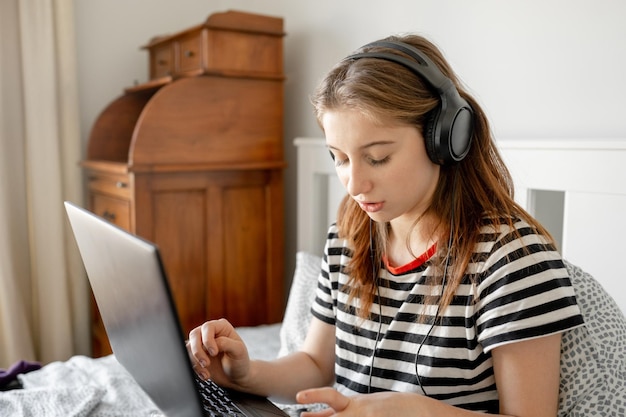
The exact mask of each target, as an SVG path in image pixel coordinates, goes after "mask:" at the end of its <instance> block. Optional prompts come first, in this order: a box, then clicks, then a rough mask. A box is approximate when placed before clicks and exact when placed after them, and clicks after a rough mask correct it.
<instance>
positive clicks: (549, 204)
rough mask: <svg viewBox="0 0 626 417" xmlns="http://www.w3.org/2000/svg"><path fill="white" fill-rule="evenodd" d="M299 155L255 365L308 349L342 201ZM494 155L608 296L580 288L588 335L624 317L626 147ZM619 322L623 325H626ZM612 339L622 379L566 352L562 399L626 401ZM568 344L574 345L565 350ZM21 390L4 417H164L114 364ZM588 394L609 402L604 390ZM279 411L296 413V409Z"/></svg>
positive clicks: (566, 411)
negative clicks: (285, 283) (272, 311)
mask: <svg viewBox="0 0 626 417" xmlns="http://www.w3.org/2000/svg"><path fill="white" fill-rule="evenodd" d="M294 145H295V146H296V147H297V175H298V179H297V189H298V192H297V254H296V266H295V270H294V273H293V281H292V284H291V289H290V293H289V298H288V303H287V307H286V310H285V315H284V319H283V322H282V323H281V324H275V325H267V326H257V327H250V328H240V329H239V331H240V334H241V335H242V337H243V338H244V340H246V342H247V344H248V346H249V350H250V354H251V356H253V357H256V358H260V359H272V358H275V357H276V356H279V355H284V354H287V353H289V352H291V351H293V350H295V349H297V347H298V346H299V344H300V343H301V342H302V340H303V339H304V334H305V332H306V327H307V323H308V321H309V320H310V317H311V316H310V312H309V305H310V303H311V295H312V292H313V289H314V287H315V285H316V279H317V274H318V272H319V267H320V262H321V258H320V257H321V254H322V250H323V245H324V237H325V234H326V230H327V227H328V225H329V224H330V223H332V221H333V220H334V218H335V212H336V209H337V205H338V203H339V201H340V200H341V198H342V197H343V195H344V191H343V188H342V187H341V185H340V184H339V182H338V180H337V178H336V176H335V171H334V166H333V164H332V162H331V158H330V157H329V155H328V151H327V150H326V148H325V145H324V140H323V139H320V138H297V139H295V140H294ZM498 145H499V148H500V150H501V152H502V155H503V157H504V159H505V160H506V162H507V164H508V166H509V168H510V170H511V172H512V174H513V177H514V181H515V186H516V198H517V199H518V201H519V202H520V203H521V204H522V205H523V206H524V207H526V208H527V209H528V210H529V211H530V212H531V213H533V214H534V215H535V216H536V217H537V218H538V219H540V220H541V221H542V222H543V223H544V224H545V225H546V226H547V227H548V229H549V230H550V231H551V233H553V234H554V236H555V237H556V239H557V241H558V244H559V247H560V249H561V251H562V253H563V255H564V258H566V259H567V260H568V261H569V262H571V265H570V264H568V265H570V266H569V267H570V268H571V274H572V275H573V276H574V277H575V279H576V280H577V282H578V280H581V279H583V278H584V279H587V278H589V277H590V276H593V277H595V279H596V280H597V282H599V283H600V284H599V286H598V288H603V289H605V290H606V291H602V294H600V296H599V297H596V293H597V287H596V286H593V287H590V286H589V285H588V284H589V283H590V282H593V283H594V285H595V282H596V281H590V280H588V279H587V280H586V281H585V280H583V281H580V282H586V283H587V284H585V285H580V286H579V288H580V291H581V292H580V293H579V295H580V296H581V297H580V298H582V299H583V300H584V301H585V302H586V301H587V299H588V298H589V297H591V298H593V300H594V301H593V303H592V304H593V306H589V307H588V313H589V314H590V316H593V317H594V319H593V321H592V322H590V326H597V327H598V328H601V327H603V326H605V324H606V320H605V318H606V317H607V316H606V312H607V311H608V312H611V314H613V316H612V317H615V316H619V315H621V314H622V313H621V312H625V311H626V280H624V279H623V278H622V275H623V274H622V271H621V268H620V267H619V265H618V264H617V263H616V262H615V260H617V259H620V255H621V254H622V250H623V248H624V244H623V243H622V236H626V222H624V220H623V217H622V216H623V213H625V212H626V183H625V182H624V180H626V141H620V140H534V139H533V140H502V141H499V142H498ZM608 294H612V295H613V298H611V297H609V296H608ZM585 308H587V307H585ZM620 309H621V312H620V311H619V310H620ZM621 320H622V321H621V322H620V324H619V325H622V324H621V323H623V315H621ZM613 330H614V329H613V328H612V329H611V332H612V334H611V335H610V337H608V338H607V339H606V340H603V341H602V343H601V344H599V345H598V349H602V350H603V351H602V352H603V353H606V352H604V351H606V350H608V353H607V354H610V355H613V356H616V357H618V358H619V360H620V361H621V364H622V366H621V368H620V367H618V368H619V369H617V370H615V372H617V374H615V373H614V372H613V373H611V372H609V371H607V370H604V369H603V368H602V367H601V366H598V364H597V363H595V362H594V361H592V360H591V361H590V360H588V357H590V356H593V355H594V353H593V352H591V353H590V352H575V351H565V352H564V356H563V357H566V358H567V359H568V361H570V362H573V363H576V364H577V365H576V366H575V367H574V368H572V367H571V366H570V367H566V368H563V369H562V377H563V378H562V386H561V390H562V392H570V391H576V390H578V388H579V386H580V384H581V380H585V379H590V376H596V377H598V372H600V370H601V371H602V372H609V373H607V374H606V375H605V374H602V378H596V379H603V380H606V381H608V380H609V379H611V380H613V379H615V380H616V381H617V382H615V383H612V386H611V388H610V389H616V390H620V392H624V391H626V386H624V385H623V384H624V381H625V380H626V375H625V374H626V358H625V355H626V352H625V350H626V348H625V346H626V327H618V328H617V331H613ZM572 337H579V335H574V336H572ZM570 342H571V343H574V342H575V341H574V340H570V341H569V342H567V343H565V345H567V346H569V343H570ZM574 350H575V349H574ZM19 381H20V382H21V384H22V385H23V386H24V389H17V390H11V391H6V392H2V393H0V415H12V416H23V417H27V416H40V415H49V416H133V417H142V416H150V417H156V416H159V415H161V414H160V412H159V410H158V409H157V408H156V407H155V406H154V404H153V403H152V401H151V400H150V399H149V398H148V397H147V395H146V394H144V393H143V391H142V390H141V389H140V388H139V387H138V386H137V384H136V383H135V382H134V380H133V379H132V378H131V377H130V375H128V373H127V372H126V371H125V369H124V368H123V367H122V366H121V365H120V364H119V363H118V362H117V361H116V360H115V357H114V356H112V355H111V356H106V357H104V358H98V359H92V358H88V357H84V356H75V357H73V358H71V359H70V360H68V361H64V362H55V363H51V364H48V365H46V366H44V367H43V368H42V369H40V370H36V371H32V372H27V373H24V374H21V375H20V376H19ZM591 390H602V392H603V393H605V392H606V387H605V386H601V387H591V388H589V391H591ZM570 397H571V396H570ZM612 397H614V398H615V397H616V396H615V395H612ZM617 397H619V396H617ZM568 398H569V397H566V398H565V399H563V398H562V404H561V411H560V414H559V415H560V416H565V415H568V416H575V415H585V414H584V413H581V414H576V410H577V409H578V410H582V409H584V406H586V405H584V404H583V406H581V405H580V404H579V403H575V402H574V403H572V402H571V401H572V400H570V399H568ZM568 401H569V402H568ZM607 401H610V400H607ZM281 406H282V407H287V409H289V410H292V409H293V407H292V406H290V405H282V404H281ZM290 407H291V408H290ZM577 407H578V408H577ZM581 407H583V408H581ZM624 407H626V404H624Z"/></svg>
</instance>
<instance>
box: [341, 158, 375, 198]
mask: <svg viewBox="0 0 626 417" xmlns="http://www.w3.org/2000/svg"><path fill="white" fill-rule="evenodd" d="M346 171H347V172H346V178H345V180H344V181H343V184H344V187H345V188H346V191H347V192H348V194H350V195H351V196H353V197H355V196H357V195H360V194H365V193H367V192H369V191H370V190H371V188H372V181H371V180H370V175H369V174H368V173H367V170H366V169H364V168H363V167H360V166H358V165H357V164H352V165H350V169H348V170H346Z"/></svg>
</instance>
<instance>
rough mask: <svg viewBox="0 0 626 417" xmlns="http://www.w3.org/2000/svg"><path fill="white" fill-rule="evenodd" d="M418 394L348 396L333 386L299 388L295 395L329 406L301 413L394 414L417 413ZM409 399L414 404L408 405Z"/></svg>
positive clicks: (308, 416)
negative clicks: (302, 389) (301, 389)
mask: <svg viewBox="0 0 626 417" xmlns="http://www.w3.org/2000/svg"><path fill="white" fill-rule="evenodd" d="M416 397H417V394H406V393H397V392H380V393H375V394H360V395H354V396H350V397H347V396H345V395H343V394H340V393H339V392H338V391H337V390H335V389H334V388H315V389H309V390H305V391H300V392H299V393H298V395H297V397H296V399H297V400H298V402H299V403H302V404H311V403H325V404H327V405H328V407H329V408H328V409H326V410H322V411H318V412H307V413H303V414H302V417H329V416H341V417H352V416H354V417H374V416H376V417H383V416H390V417H397V416H405V415H420V414H416V409H415V407H414V406H415V402H414V401H415V400H416V399H417V398H416ZM411 403H412V404H413V407H411Z"/></svg>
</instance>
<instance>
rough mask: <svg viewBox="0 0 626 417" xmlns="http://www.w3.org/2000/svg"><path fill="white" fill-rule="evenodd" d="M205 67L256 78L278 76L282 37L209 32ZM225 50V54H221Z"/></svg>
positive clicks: (281, 65) (280, 64)
mask: <svg viewBox="0 0 626 417" xmlns="http://www.w3.org/2000/svg"><path fill="white" fill-rule="evenodd" d="M208 49H209V51H212V53H209V54H208V56H207V68H208V69H209V70H217V71H226V72H229V71H234V72H237V71H240V72H247V73H249V74H257V75H263V74H265V75H269V76H272V75H274V76H275V75H282V73H283V56H282V55H283V50H282V38H281V37H276V36H269V35H257V34H254V33H245V32H230V31H209V32H208ZM225 51H228V53H225Z"/></svg>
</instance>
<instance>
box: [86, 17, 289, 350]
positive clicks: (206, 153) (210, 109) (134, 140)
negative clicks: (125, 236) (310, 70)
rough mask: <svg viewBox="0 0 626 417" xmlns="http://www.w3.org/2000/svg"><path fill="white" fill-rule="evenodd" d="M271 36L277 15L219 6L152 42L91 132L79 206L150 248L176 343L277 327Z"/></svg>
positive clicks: (279, 215)
mask: <svg viewBox="0 0 626 417" xmlns="http://www.w3.org/2000/svg"><path fill="white" fill-rule="evenodd" d="M283 36H284V33H283V20H282V19H281V18H277V17H271V16H264V15H257V14H250V13H243V12H238V11H227V12H223V13H215V14H212V15H210V16H209V17H208V18H207V19H206V21H205V22H204V23H202V24H200V25H198V26H194V27H191V28H189V29H186V30H183V31H181V32H179V33H175V34H172V35H165V36H158V37H155V38H153V39H152V40H151V41H150V42H149V43H148V44H147V45H146V46H144V47H143V48H144V49H146V50H147V51H148V55H149V75H150V77H149V81H148V82H146V83H143V84H139V85H134V86H131V87H129V88H127V89H125V90H124V91H123V93H122V94H121V95H120V96H119V97H117V98H116V99H114V100H113V101H112V102H111V103H110V104H109V105H108V106H106V108H105V109H104V110H103V111H102V112H101V114H100V115H99V116H98V118H97V119H96V121H95V123H94V125H93V127H92V130H91V133H90V137H89V142H88V146H87V151H86V158H85V160H84V161H83V162H82V167H83V169H84V173H85V176H86V181H87V196H88V201H87V205H88V208H89V209H90V210H91V211H93V212H95V213H96V214H98V215H100V216H102V217H104V218H106V219H108V220H109V221H111V222H113V223H115V224H117V225H118V226H120V227H122V228H124V229H127V230H129V231H131V232H132V233H135V234H137V235H139V236H141V237H143V238H145V239H148V240H150V241H153V242H155V243H156V244H157V245H158V246H159V248H160V250H161V255H162V260H163V264H164V267H165V270H166V272H167V274H168V276H169V285H170V287H171V290H172V296H173V299H174V302H175V304H176V307H177V310H178V315H179V318H180V322H181V326H182V328H183V332H184V333H185V334H187V332H189V331H190V330H191V329H192V328H193V327H195V326H198V325H199V324H201V323H203V322H204V321H205V320H207V319H212V318H219V317H226V318H228V319H229V320H230V321H231V322H232V323H233V324H234V325H236V326H251V325H258V324H264V323H274V322H278V321H280V320H281V319H282V313H283V310H284V301H283V299H284V297H283V279H284V277H283V273H284V271H283V269H284V267H283V258H284V256H283V252H284V248H283V245H284V244H283V240H284V237H283V233H284V231H283V170H284V167H285V161H284V156H283V127H282V126H283V78H284V76H283ZM92 305H93V315H92V316H93V320H92V332H93V334H92V341H93V344H92V345H93V349H92V350H93V352H92V353H93V355H94V356H102V355H105V354H108V353H110V352H111V350H110V346H109V344H108V340H107V338H106V333H105V332H104V327H103V325H102V323H101V321H100V318H99V315H98V313H97V307H96V306H95V303H92Z"/></svg>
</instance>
